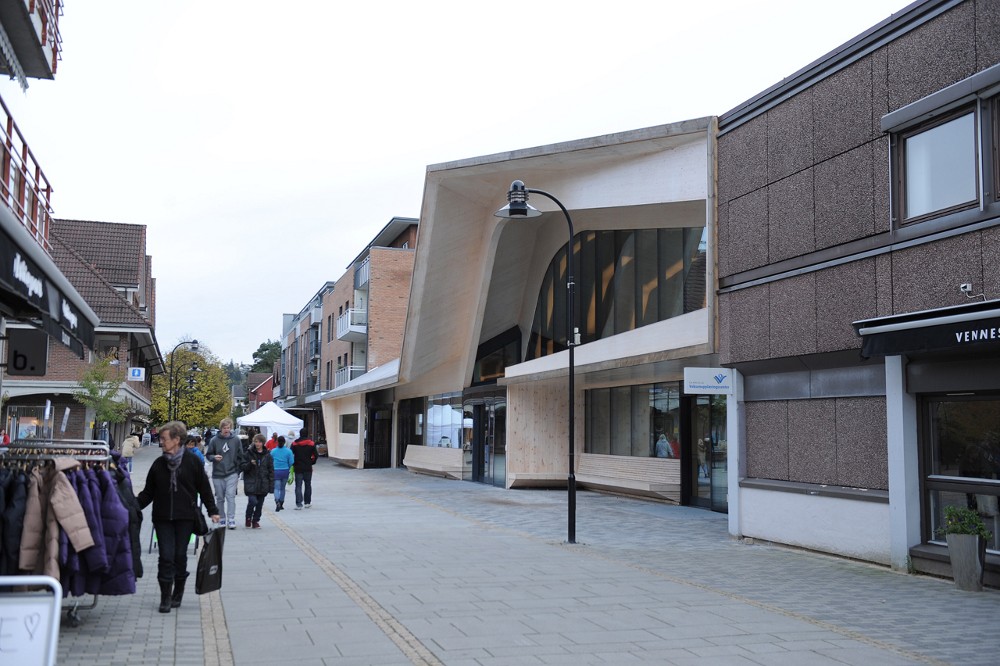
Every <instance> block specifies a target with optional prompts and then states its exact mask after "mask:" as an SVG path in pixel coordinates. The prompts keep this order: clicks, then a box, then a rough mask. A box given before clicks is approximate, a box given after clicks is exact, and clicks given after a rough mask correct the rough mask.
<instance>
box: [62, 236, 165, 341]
mask: <svg viewBox="0 0 1000 666" xmlns="http://www.w3.org/2000/svg"><path fill="white" fill-rule="evenodd" d="M49 241H50V242H51V244H52V260H53V261H55V263H56V266H58V267H59V270H61V271H62V273H63V275H65V276H66V279H68V280H69V281H70V283H71V284H72V285H73V286H74V287H75V288H76V290H77V291H78V292H79V293H80V296H82V297H83V299H84V300H85V301H86V302H87V304H88V305H89V306H90V307H91V309H93V311H94V312H95V313H96V314H97V316H98V318H100V320H101V321H100V324H99V325H100V326H113V325H124V326H142V327H149V328H151V327H152V326H151V324H150V323H149V322H148V321H146V319H145V317H143V315H142V313H141V312H140V311H139V310H138V309H137V308H136V307H135V306H133V305H132V304H131V303H129V302H128V300H126V298H125V297H124V296H122V295H121V293H120V292H119V291H118V290H116V289H115V287H114V285H112V284H111V283H110V282H108V281H107V280H106V279H104V276H102V275H101V273H100V272H99V271H98V270H97V268H95V267H94V266H93V265H91V264H90V263H88V262H87V260H86V259H85V258H84V257H83V256H81V255H80V253H78V252H77V251H76V250H75V249H74V248H73V247H71V246H70V244H69V242H68V241H67V240H66V239H65V238H63V237H62V235H61V234H60V233H58V232H56V230H55V229H53V230H52V231H51V233H50V234H49Z"/></svg>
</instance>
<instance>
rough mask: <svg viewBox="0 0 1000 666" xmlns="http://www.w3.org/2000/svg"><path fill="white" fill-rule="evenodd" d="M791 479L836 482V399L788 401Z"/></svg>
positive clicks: (789, 472)
mask: <svg viewBox="0 0 1000 666" xmlns="http://www.w3.org/2000/svg"><path fill="white" fill-rule="evenodd" d="M788 478H789V480H790V481H800V482H803V483H829V484H833V483H836V481H837V437H836V400H834V399H825V400H790V401H789V402H788Z"/></svg>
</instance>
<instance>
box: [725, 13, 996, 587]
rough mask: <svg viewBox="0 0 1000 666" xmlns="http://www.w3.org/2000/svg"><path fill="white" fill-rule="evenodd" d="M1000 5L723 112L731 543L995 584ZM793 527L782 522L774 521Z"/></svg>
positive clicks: (887, 42) (936, 16)
mask: <svg viewBox="0 0 1000 666" xmlns="http://www.w3.org/2000/svg"><path fill="white" fill-rule="evenodd" d="M998 130H1000V2H997V1H996V0H966V1H955V0H927V1H923V2H916V3H913V4H911V5H909V6H908V7H906V8H905V9H903V10H902V11H900V12H898V13H897V14H894V15H893V16H892V17H890V18H889V19H887V20H886V21H883V22H882V23H880V24H878V25H876V26H874V27H872V28H871V29H870V30H868V31H866V32H864V33H863V34H861V35H858V36H857V37H855V38H854V39H852V40H851V41H849V42H847V43H846V44H844V45H843V46H841V47H839V48H838V49H836V50H834V51H832V52H831V53H829V54H827V55H826V56H824V57H823V58H820V59H819V60H817V61H815V62H813V63H812V64H810V65H808V66H806V67H805V68H803V69H801V70H800V71H798V72H796V73H795V74H793V75H792V76H790V77H788V78H787V79H785V80H784V81H782V82H781V83H779V84H777V85H775V86H774V87H772V88H770V89H768V90H766V91H764V92H762V93H761V94H759V95H757V96H756V97H754V98H753V99H750V100H748V101H747V102H745V103H744V104H741V105H740V106H738V107H736V108H735V109H733V110H732V111H729V112H728V113H725V114H723V115H722V116H720V117H719V139H718V161H719V186H718V191H719V307H720V313H721V331H720V332H721V336H720V340H721V344H720V350H719V353H720V357H721V361H722V363H723V364H724V365H727V366H730V367H732V368H734V369H736V370H737V371H738V373H739V375H740V376H741V380H742V381H741V382H738V383H737V392H738V393H737V400H738V405H739V407H738V411H739V419H738V421H737V422H738V427H734V428H732V429H731V433H730V442H731V445H730V465H733V466H736V467H738V470H739V479H738V484H737V485H735V486H734V487H731V488H730V502H729V504H730V514H729V515H730V528H731V531H732V532H733V533H734V534H739V535H744V536H749V537H754V538H760V539H765V540H768V541H775V542H780V543H786V544H792V545H795V546H801V547H805V548H809V549H813V550H818V551H824V552H829V553H836V554H839V555H844V556H848V557H852V558H858V559H863V560H869V561H873V562H879V563H883V564H888V565H891V566H893V567H895V568H897V569H901V570H907V569H911V568H912V569H915V570H918V571H927V572H931V573H936V574H942V575H949V574H950V565H949V560H948V556H947V549H946V546H945V544H944V541H943V539H942V537H941V536H939V535H938V533H937V528H938V527H940V526H941V524H942V519H943V511H944V509H945V507H948V506H951V505H957V506H968V507H971V508H975V509H976V510H977V511H978V512H979V513H980V514H981V515H982V516H984V517H985V518H986V520H987V522H988V527H989V529H990V530H992V532H993V535H994V536H993V539H992V541H991V542H990V543H989V544H988V551H987V563H986V564H987V581H992V583H993V584H994V585H995V584H997V583H1000V540H998V539H1000V511H998V510H997V504H998V497H1000V462H998V461H1000V402H998V399H997V393H998V391H1000V372H998V369H1000V344H998V341H1000V334H998V331H1000V300H997V299H998V298H1000V282H998V280H997V277H996V274H995V272H994V271H993V270H992V269H991V266H992V265H993V260H994V259H995V258H996V256H997V249H996V248H997V247H1000V243H998V241H1000V197H998V192H1000V187H998V185H1000V180H998V178H1000V162H998V155H1000V151H998V146H1000V144H998V136H1000V131H998ZM777 516H780V520H778V519H776V517H777Z"/></svg>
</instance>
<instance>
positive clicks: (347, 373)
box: [336, 365, 365, 386]
mask: <svg viewBox="0 0 1000 666" xmlns="http://www.w3.org/2000/svg"><path fill="white" fill-rule="evenodd" d="M363 374H365V368H364V366H361V365H345V366H344V367H342V368H337V375H336V382H337V386H340V385H341V384H346V383H347V382H349V381H351V380H352V379H357V378H358V377H360V376H361V375H363Z"/></svg>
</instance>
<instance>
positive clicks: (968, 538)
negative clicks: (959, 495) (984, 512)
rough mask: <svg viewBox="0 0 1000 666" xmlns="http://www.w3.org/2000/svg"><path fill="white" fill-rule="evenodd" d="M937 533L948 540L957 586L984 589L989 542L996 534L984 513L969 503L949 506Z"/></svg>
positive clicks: (973, 590) (967, 589) (976, 590)
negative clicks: (971, 506) (987, 523)
mask: <svg viewBox="0 0 1000 666" xmlns="http://www.w3.org/2000/svg"><path fill="white" fill-rule="evenodd" d="M938 535H944V537H945V539H947V541H948V557H949V558H950V559H951V573H952V577H953V578H954V579H955V586H956V587H957V588H958V589H960V590H965V591H967V592H981V591H982V589H983V564H984V563H985V561H986V542H987V541H989V539H990V537H992V536H993V534H992V533H991V532H990V531H989V530H987V529H986V523H984V522H983V518H982V516H980V515H979V513H978V512H976V511H974V510H973V509H969V508H966V507H961V506H946V507H945V508H944V525H942V526H941V527H940V528H939V529H938Z"/></svg>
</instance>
